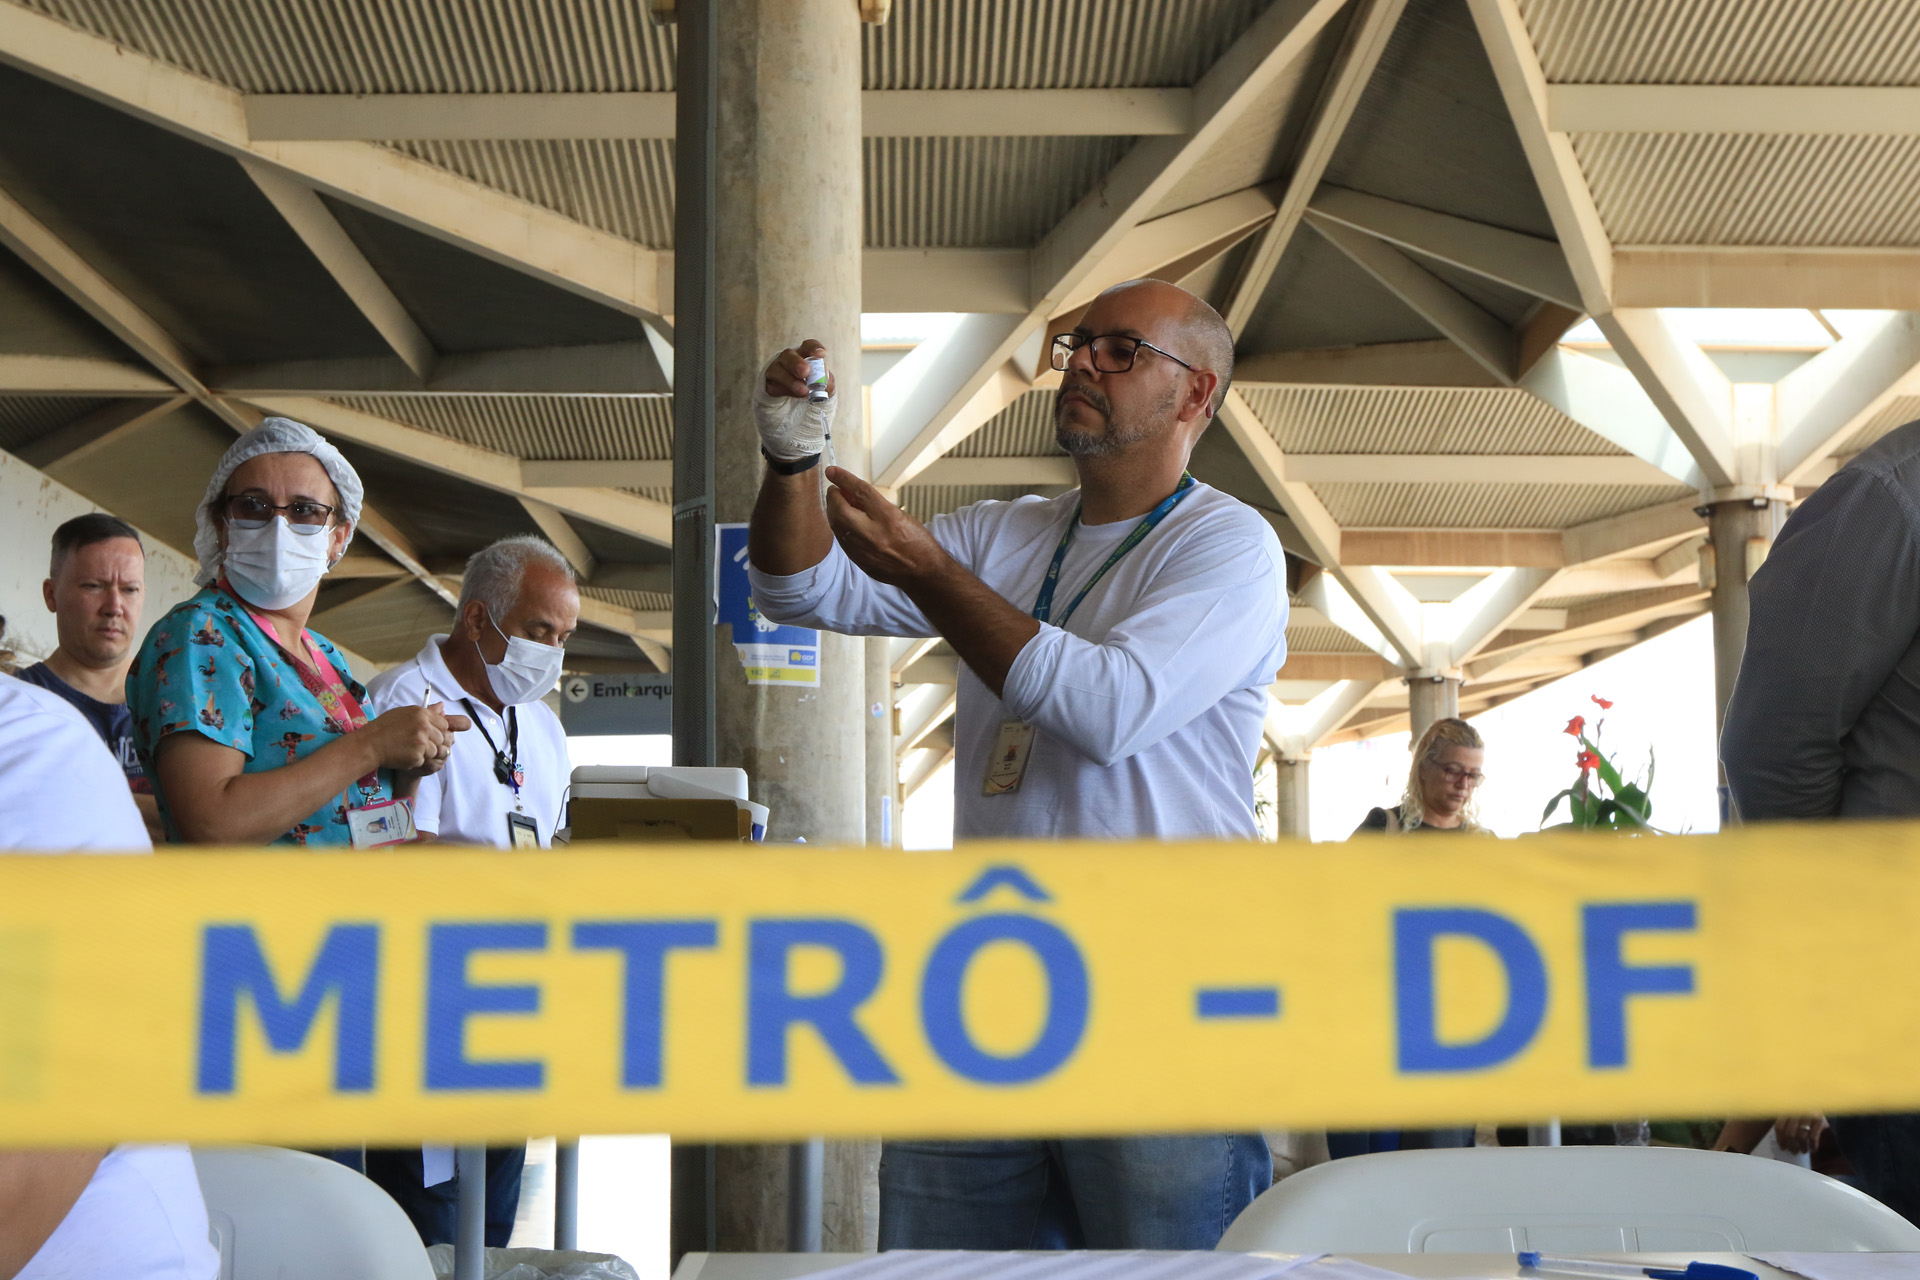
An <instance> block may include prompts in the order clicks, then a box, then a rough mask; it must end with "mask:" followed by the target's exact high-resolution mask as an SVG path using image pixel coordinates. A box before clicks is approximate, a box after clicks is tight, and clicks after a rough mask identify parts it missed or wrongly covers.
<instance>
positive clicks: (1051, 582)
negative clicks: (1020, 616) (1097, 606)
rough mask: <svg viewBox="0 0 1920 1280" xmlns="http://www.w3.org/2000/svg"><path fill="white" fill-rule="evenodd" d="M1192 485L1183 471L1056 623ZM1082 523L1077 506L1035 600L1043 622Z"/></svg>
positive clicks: (1068, 614) (1037, 616) (1062, 619)
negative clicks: (1174, 483) (1176, 483)
mask: <svg viewBox="0 0 1920 1280" xmlns="http://www.w3.org/2000/svg"><path fill="white" fill-rule="evenodd" d="M1191 488H1193V476H1192V475H1190V474H1184V473H1183V474H1182V475H1181V477H1180V483H1179V484H1178V485H1176V486H1175V487H1174V490H1173V492H1172V493H1170V494H1168V495H1167V496H1166V498H1165V500H1163V501H1162V502H1161V503H1160V505H1159V506H1157V507H1155V508H1154V509H1153V510H1151V511H1149V512H1147V514H1146V515H1145V516H1143V517H1141V520H1140V523H1139V524H1137V525H1135V526H1133V532H1131V533H1129V534H1128V535H1127V536H1126V537H1125V538H1123V539H1121V542H1120V545H1119V546H1117V547H1115V548H1114V549H1113V554H1112V555H1110V556H1108V557H1107V562H1106V563H1105V564H1103V565H1101V566H1100V567H1099V568H1098V569H1095V570H1094V571H1093V576H1092V577H1091V578H1088V579H1087V585H1086V586H1084V587H1082V588H1080V594H1079V595H1077V596H1075V597H1074V598H1073V600H1072V601H1071V602H1070V603H1069V604H1068V605H1067V611H1066V612H1065V613H1063V614H1061V615H1060V621H1059V622H1058V623H1056V624H1055V625H1056V626H1061V627H1064V626H1066V625H1067V619H1068V618H1071V617H1072V616H1073V611H1074V610H1075V609H1078V608H1079V607H1080V602H1081V601H1082V600H1085V599H1086V598H1087V592H1089V591H1091V590H1093V584H1094V583H1096V582H1098V581H1100V579H1102V578H1104V577H1106V575H1107V570H1109V569H1111V568H1113V566H1115V565H1117V564H1119V563H1120V561H1121V560H1123V559H1125V558H1126V554H1127V552H1129V551H1131V550H1133V549H1134V548H1135V547H1137V546H1139V545H1140V543H1141V542H1142V541H1144V540H1145V538H1146V536H1147V535H1148V534H1150V533H1152V532H1153V530H1154V527H1155V526H1156V525H1158V524H1159V523H1160V522H1161V521H1162V520H1165V519H1166V518H1167V514H1168V513H1169V512H1171V511H1172V510H1173V509H1174V508H1175V507H1177V506H1179V505H1180V499H1182V498H1184V497H1186V496H1187V490H1189V489H1191ZM1079 527H1080V508H1079V507H1078V506H1076V507H1074V509H1073V519H1072V520H1070V521H1068V522H1067V531H1066V532H1065V533H1063V534H1061V535H1060V545H1059V546H1057V547H1055V548H1054V549H1053V563H1052V564H1050V565H1048V566H1047V576H1046V578H1045V579H1044V580H1042V581H1041V583H1040V594H1039V595H1038V596H1036V597H1035V598H1034V601H1033V616H1034V618H1035V619H1037V620H1038V621H1040V622H1047V621H1049V620H1050V617H1049V615H1051V614H1052V613H1053V589H1054V588H1055V587H1057V586H1059V585H1060V566H1061V565H1063V564H1065V563H1066V560H1067V548H1069V547H1071V546H1072V545H1073V531H1074V530H1075V529H1077V528H1079Z"/></svg>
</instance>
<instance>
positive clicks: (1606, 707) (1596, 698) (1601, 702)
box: [1593, 693, 1613, 711]
mask: <svg viewBox="0 0 1920 1280" xmlns="http://www.w3.org/2000/svg"><path fill="white" fill-rule="evenodd" d="M1593 703H1594V705H1595V706H1597V707H1599V708H1600V709H1601V710H1602V711H1611V710H1613V704H1612V703H1611V702H1608V701H1607V700H1606V699H1605V698H1603V697H1601V696H1600V695H1599V694H1597V693H1596V694H1594V695H1593Z"/></svg>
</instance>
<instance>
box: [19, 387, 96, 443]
mask: <svg viewBox="0 0 1920 1280" xmlns="http://www.w3.org/2000/svg"><path fill="white" fill-rule="evenodd" d="M110 403H111V401H107V400H78V399H75V398H74V397H72V396H0V449H18V448H20V447H22V446H23V445H27V444H30V443H32V442H33V441H35V440H38V439H39V438H40V437H41V436H43V435H45V434H47V432H49V431H52V430H53V429H54V428H55V427H61V426H65V425H66V424H67V423H69V422H73V421H75V420H76V419H78V418H80V417H82V416H83V415H85V414H89V413H92V412H93V411H94V410H95V409H99V408H101V407H103V406H105V405H107V404H110Z"/></svg>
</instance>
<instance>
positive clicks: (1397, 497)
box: [1313, 484, 1693, 529]
mask: <svg viewBox="0 0 1920 1280" xmlns="http://www.w3.org/2000/svg"><path fill="white" fill-rule="evenodd" d="M1313 491H1314V492H1315V493H1316V494H1318V495H1319V496H1320V501H1322V502H1323V503H1325V504H1326V507H1327V511H1328V513H1329V514H1330V515H1332V516H1333V518H1334V520H1335V521H1336V522H1337V523H1339V524H1340V525H1342V526H1344V527H1347V528H1370V529H1564V528H1566V527H1568V526H1569V525H1576V524H1581V523H1583V522H1585V521H1588V520H1599V519H1601V518H1603V517H1605V516H1611V515H1618V514H1620V513H1621V512H1624V511H1636V510H1638V509H1639V508H1641V507H1651V506H1653V505H1655V504H1656V503H1661V502H1671V501H1672V500H1673V499H1675V498H1678V497H1682V496H1684V495H1686V494H1690V493H1692V492H1693V490H1692V489H1689V488H1687V487H1686V486H1684V485H1674V486H1672V487H1670V488H1669V487H1667V486H1665V485H1637V484H1632V485H1547V484H1316V485H1314V486H1313Z"/></svg>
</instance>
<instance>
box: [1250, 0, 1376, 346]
mask: <svg viewBox="0 0 1920 1280" xmlns="http://www.w3.org/2000/svg"><path fill="white" fill-rule="evenodd" d="M1406 7H1407V6H1406V0H1365V2H1364V7H1362V8H1360V9H1359V10H1358V11H1356V12H1355V14H1354V16H1353V17H1352V18H1351V19H1350V20H1349V21H1348V24H1347V30H1346V34H1345V35H1344V36H1343V37H1342V38H1341V43H1340V49H1339V51H1338V52H1337V53H1336V54H1335V55H1334V66H1333V70H1332V72H1331V73H1330V74H1329V75H1328V77H1327V80H1326V83H1325V84H1324V86H1323V87H1322V89H1321V92H1320V98H1319V100H1318V101H1317V102H1315V103H1314V107H1313V116H1312V118H1311V120H1310V121H1309V122H1308V124H1307V131H1306V133H1305V135H1304V136H1303V137H1302V139H1301V142H1300V145H1299V147H1298V148H1297V150H1296V152H1295V154H1294V158H1293V170H1292V173H1291V174H1290V175H1289V176H1288V178H1287V187H1286V193H1285V195H1284V196H1282V198H1281V200H1280V204H1279V207H1278V208H1277V209H1276V210H1275V213H1274V218H1273V221H1272V222H1270V223H1268V224H1267V227H1266V229H1265V230H1264V231H1262V232H1261V233H1260V237H1259V239H1258V240H1257V241H1256V242H1255V243H1254V246H1253V252H1251V253H1250V254H1248V255H1247V260H1246V261H1245V262H1244V263H1243V264H1242V265H1241V268H1240V274H1239V277H1238V278H1237V279H1236V280H1235V281H1234V282H1233V291H1232V293H1231V294H1229V295H1228V298H1227V306H1226V310H1225V311H1224V312H1223V313H1222V315H1223V318H1224V319H1225V320H1226V322H1227V327H1228V328H1229V329H1231V330H1232V331H1233V335H1234V337H1235V338H1236V339H1237V338H1238V337H1239V336H1240V335H1241V334H1243V333H1245V332H1246V329H1247V323H1248V321H1250V320H1252V319H1253V312H1254V308H1255V307H1257V306H1259V305H1260V299H1261V298H1262V297H1264V296H1266V292H1267V285H1268V284H1269V283H1271V282H1272V280H1273V273H1274V272H1275V271H1276V270H1277V269H1278V268H1279V266H1280V260H1281V259H1282V258H1284V257H1285V256H1286V253H1287V246H1288V245H1289V244H1291V243H1293V236H1294V232H1296V231H1298V230H1299V228H1300V217H1301V215H1302V214H1303V213H1304V212H1305V211H1306V208H1307V202H1308V201H1309V200H1310V199H1311V198H1312V196H1313V193H1314V190H1315V188H1317V187H1318V186H1319V185H1320V179H1321V178H1322V177H1323V176H1324V175H1325V174H1326V171H1327V165H1328V164H1330V163H1331V162H1332V160H1333V153H1334V151H1335V149H1336V148H1337V147H1338V146H1339V145H1340V139H1341V138H1343V137H1345V136H1346V132H1347V124H1348V122H1349V121H1351V120H1352V119H1353V112H1354V109H1355V108H1356V107H1358V106H1359V105H1360V95H1361V94H1362V93H1363V92H1365V90H1366V87H1367V81H1369V80H1371V79H1372V78H1373V71H1374V68H1375V67H1377V66H1378V65H1379V63H1380V55H1381V54H1382V53H1384V52H1386V48H1387V40H1388V38H1389V37H1391V36H1392V35H1393V28H1394V24H1395V23H1397V22H1399V20H1400V15H1401V13H1402V12H1403V11H1404V10H1405V9H1406Z"/></svg>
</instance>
